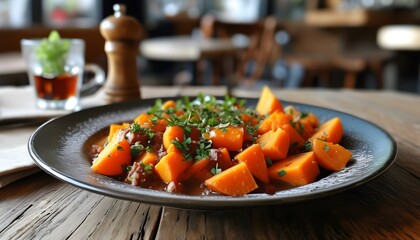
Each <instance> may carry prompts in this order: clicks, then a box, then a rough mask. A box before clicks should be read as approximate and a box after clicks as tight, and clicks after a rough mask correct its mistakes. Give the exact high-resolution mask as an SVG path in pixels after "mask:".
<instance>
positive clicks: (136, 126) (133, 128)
mask: <svg viewBox="0 0 420 240" xmlns="http://www.w3.org/2000/svg"><path fill="white" fill-rule="evenodd" d="M142 130H143V128H142V127H141V126H140V125H139V124H138V123H136V122H135V123H133V124H131V125H130V132H132V133H138V132H140V131H142Z"/></svg>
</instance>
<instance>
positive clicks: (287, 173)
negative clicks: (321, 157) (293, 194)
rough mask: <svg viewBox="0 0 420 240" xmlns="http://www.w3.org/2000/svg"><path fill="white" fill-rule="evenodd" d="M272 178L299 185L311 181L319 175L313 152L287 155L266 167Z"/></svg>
mask: <svg viewBox="0 0 420 240" xmlns="http://www.w3.org/2000/svg"><path fill="white" fill-rule="evenodd" d="M268 175H269V176H270V179H272V180H280V181H283V182H287V183H289V184H291V185H296V186H301V185H305V184H308V183H312V182H314V181H315V179H316V178H317V177H318V175H319V167H318V163H317V162H316V160H315V154H314V153H313V152H307V153H301V154H297V155H293V156H289V157H287V158H285V159H283V160H281V161H278V162H276V163H274V164H273V165H272V166H271V167H269V168H268Z"/></svg>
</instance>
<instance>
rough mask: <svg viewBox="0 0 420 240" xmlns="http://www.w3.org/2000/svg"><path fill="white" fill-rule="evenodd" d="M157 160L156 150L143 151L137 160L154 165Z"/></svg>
mask: <svg viewBox="0 0 420 240" xmlns="http://www.w3.org/2000/svg"><path fill="white" fill-rule="evenodd" d="M158 160H159V156H158V155H157V153H156V152H145V153H143V154H142V155H141V156H140V157H139V162H143V163H144V164H153V165H155V164H156V162H157V161H158Z"/></svg>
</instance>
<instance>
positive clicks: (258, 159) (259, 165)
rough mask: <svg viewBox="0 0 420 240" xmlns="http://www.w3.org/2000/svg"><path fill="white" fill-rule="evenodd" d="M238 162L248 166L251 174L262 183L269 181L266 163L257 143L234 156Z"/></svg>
mask: <svg viewBox="0 0 420 240" xmlns="http://www.w3.org/2000/svg"><path fill="white" fill-rule="evenodd" d="M235 159H236V160H238V162H244V163H246V165H247V166H248V169H249V170H250V171H251V173H252V175H254V176H255V177H256V178H258V179H259V180H260V181H262V182H263V183H269V181H270V180H269V179H268V173H267V164H266V161H265V157H264V154H263V151H262V149H261V147H260V145H259V144H253V145H251V146H249V147H247V148H246V149H245V150H243V151H242V152H240V153H238V155H236V156H235Z"/></svg>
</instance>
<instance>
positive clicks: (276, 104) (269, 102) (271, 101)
mask: <svg viewBox="0 0 420 240" xmlns="http://www.w3.org/2000/svg"><path fill="white" fill-rule="evenodd" d="M255 110H256V111H257V112H258V113H259V114H261V115H265V114H271V113H273V112H275V111H280V112H283V105H282V104H281V102H280V100H278V99H277V98H276V96H274V94H273V92H271V90H270V88H269V87H267V86H264V87H263V89H262V92H261V95H260V98H259V99H258V103H257V107H256V109H255Z"/></svg>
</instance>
